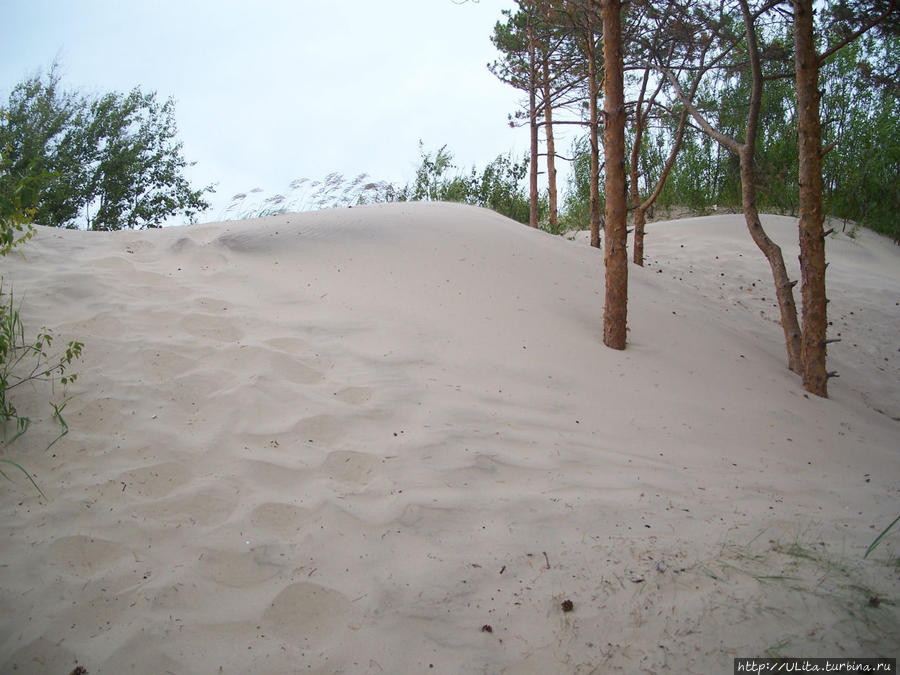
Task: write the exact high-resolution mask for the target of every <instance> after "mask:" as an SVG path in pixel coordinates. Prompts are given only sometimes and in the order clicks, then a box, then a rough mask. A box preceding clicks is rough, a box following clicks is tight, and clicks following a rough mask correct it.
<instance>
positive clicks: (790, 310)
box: [740, 145, 800, 373]
mask: <svg viewBox="0 0 900 675" xmlns="http://www.w3.org/2000/svg"><path fill="white" fill-rule="evenodd" d="M740 160H741V203H742V206H743V209H744V220H745V221H746V223H747V229H748V230H749V231H750V237H751V238H752V239H753V241H754V242H755V243H756V245H757V246H758V247H759V250H760V251H762V252H763V255H765V256H766V260H768V261H769V267H770V268H771V270H772V277H773V279H774V281H775V296H776V298H777V299H778V307H779V309H780V310H781V327H782V329H783V330H784V341H785V346H786V348H787V354H788V368H789V369H790V370H792V371H793V372H795V373H799V372H800V324H799V323H798V322H797V306H796V305H795V304H794V285H795V284H796V282H792V281H791V280H790V279H789V278H788V273H787V268H786V267H785V264H784V256H783V255H782V253H781V247H780V246H778V244H776V243H775V242H774V241H772V240H771V239H770V238H769V235H767V234H766V232H765V230H764V229H763V227H762V224H761V223H760V222H759V211H757V208H756V170H755V168H754V162H753V146H751V145H745V146H743V147H742V148H741V151H740Z"/></svg>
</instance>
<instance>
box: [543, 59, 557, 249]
mask: <svg viewBox="0 0 900 675" xmlns="http://www.w3.org/2000/svg"><path fill="white" fill-rule="evenodd" d="M543 68H544V73H543V75H544V78H543V85H544V134H545V136H546V138H547V193H548V199H549V204H548V207H549V214H548V224H549V226H550V231H551V232H552V233H553V234H556V233H557V232H558V231H559V224H558V215H557V209H558V207H557V195H556V141H555V139H554V138H553V104H552V102H551V100H550V64H549V63H548V61H547V59H546V58H545V59H544V62H543Z"/></svg>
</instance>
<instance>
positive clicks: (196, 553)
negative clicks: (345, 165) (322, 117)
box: [0, 204, 900, 674]
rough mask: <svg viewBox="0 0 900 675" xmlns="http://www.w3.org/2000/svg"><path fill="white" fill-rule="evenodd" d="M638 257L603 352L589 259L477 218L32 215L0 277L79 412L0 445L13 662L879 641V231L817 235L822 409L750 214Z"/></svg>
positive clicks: (428, 661)
mask: <svg viewBox="0 0 900 675" xmlns="http://www.w3.org/2000/svg"><path fill="white" fill-rule="evenodd" d="M765 225H766V226H767V228H769V230H770V233H771V234H772V236H773V237H774V238H775V239H777V240H778V241H779V242H781V243H782V245H783V246H784V248H785V257H786V258H787V259H788V260H795V258H796V244H793V243H792V242H794V240H795V239H796V224H795V221H794V220H792V219H788V218H767V219H766V222H765ZM792 247H793V248H792ZM647 252H648V255H649V261H648V266H647V267H645V268H643V269H639V268H636V267H632V268H631V272H630V274H631V286H630V296H631V302H630V307H629V312H630V314H629V325H630V333H629V339H630V343H629V348H628V349H627V350H626V351H624V352H614V351H612V350H608V349H606V348H605V347H603V345H602V339H601V338H602V325H601V318H602V312H603V267H602V254H601V253H600V252H599V251H597V250H594V249H591V248H589V247H587V246H584V245H582V244H581V243H579V242H571V241H566V240H565V239H562V238H558V237H551V236H549V235H546V234H544V233H541V232H536V231H532V230H530V229H528V228H526V227H524V226H521V225H519V224H516V223H513V222H511V221H509V220H507V219H505V218H503V217H501V216H498V215H496V214H493V213H491V212H488V211H485V210H480V209H474V208H470V207H463V206H457V205H448V204H392V205H381V206H374V207H365V208H353V209H347V210H335V211H325V212H317V213H309V214H301V215H285V216H278V217H273V218H266V219H261V220H254V221H243V222H233V223H220V224H211V225H200V226H191V227H184V228H170V229H164V230H159V231H146V232H118V233H85V232H72V231H58V230H49V229H40V230H39V233H38V236H37V238H36V239H35V240H34V241H33V242H31V243H29V244H28V245H27V246H26V247H24V248H23V250H22V254H23V255H22V256H18V257H13V258H11V259H8V260H5V261H4V276H6V278H7V282H9V281H12V282H13V284H14V286H15V289H16V292H17V296H18V297H20V298H23V299H24V302H25V306H24V314H25V316H26V319H27V321H28V323H29V325H30V328H32V329H35V328H38V327H40V326H41V325H47V326H48V327H50V328H51V329H52V330H53V331H54V332H55V333H56V334H57V335H58V336H59V338H60V339H72V338H77V339H80V340H82V341H83V342H84V343H85V359H84V363H83V364H82V365H81V367H79V369H78V371H79V373H80V378H79V380H78V381H77V382H76V384H75V386H74V387H72V388H71V389H70V393H71V394H73V398H72V399H71V401H70V402H69V404H68V406H67V408H66V416H67V420H68V422H69V425H70V427H71V432H70V434H69V435H68V436H66V437H65V438H64V439H63V440H61V441H60V442H59V443H57V444H56V445H55V446H53V448H52V449H51V450H50V451H47V452H44V451H43V447H44V446H46V443H47V442H49V440H50V439H52V435H51V430H50V429H49V428H48V427H47V425H41V424H36V426H35V428H34V429H33V430H32V432H30V433H29V435H28V436H26V437H25V438H23V439H22V440H20V441H19V442H17V443H16V444H15V445H13V446H12V447H10V448H8V449H7V450H6V451H5V452H6V456H7V457H10V458H13V459H15V460H17V461H19V462H21V463H22V464H24V465H25V466H26V467H27V468H29V469H30V470H31V471H32V472H33V473H34V474H35V477H36V479H37V480H38V482H39V483H40V485H41V487H42V489H43V490H44V491H45V492H46V493H47V495H48V496H49V498H50V500H49V503H45V502H44V500H42V499H40V498H39V495H37V494H36V493H35V492H34V491H33V489H31V488H30V486H29V485H28V484H27V483H26V482H25V481H24V480H23V479H20V478H19V477H16V476H13V475H12V474H10V477H11V478H13V482H12V483H8V482H6V481H3V482H0V506H2V525H0V536H2V542H3V556H2V558H3V559H2V567H0V581H2V583H0V606H2V607H3V609H4V611H3V612H2V616H0V671H2V672H21V673H31V672H34V673H44V672H55V673H63V672H69V671H70V670H71V669H72V668H73V667H74V666H75V664H76V662H77V663H80V664H82V665H84V666H85V667H86V668H87V669H88V670H89V671H90V672H91V673H92V674H93V673H122V672H138V673H160V672H166V671H167V670H168V671H171V672H178V673H211V672H225V673H246V672H258V673H293V672H319V673H332V672H352V673H380V672H421V671H431V670H432V669H433V670H434V671H435V672H445V673H451V672H452V673H456V672H521V673H526V672H527V673H530V672H534V673H549V672H572V673H580V672H585V673H587V672H613V671H622V672H639V671H641V672H643V671H646V672H658V671H662V670H666V669H671V670H673V671H680V672H698V673H699V672H719V671H722V670H727V669H730V668H731V659H732V658H733V657H735V656H765V655H767V654H778V655H796V656H821V655H830V656H838V655H846V656H859V655H860V654H864V655H868V656H874V655H883V656H894V655H895V654H894V652H895V649H894V646H895V645H896V644H898V643H900V631H898V628H897V626H898V625H900V620H898V618H900V617H898V610H897V605H896V604H895V599H896V598H897V596H898V591H900V582H898V574H897V567H896V558H892V557H891V556H892V552H893V551H894V549H895V548H896V543H895V542H896V538H893V539H888V540H887V541H886V542H885V543H884V544H883V545H882V547H881V548H880V549H879V551H878V553H877V554H876V555H874V556H873V558H870V559H868V560H866V561H863V560H862V553H863V552H864V551H865V549H866V547H867V546H868V544H869V543H870V542H871V541H872V539H873V538H874V537H875V536H876V535H877V534H878V532H879V531H880V530H881V528H883V527H884V526H885V525H887V523H889V522H890V521H891V520H892V519H893V518H894V517H895V516H896V515H897V514H896V511H897V497H898V484H900V482H898V478H900V471H898V468H900V457H898V453H897V448H898V447H900V425H898V422H897V421H896V420H897V419H898V418H900V387H898V381H900V379H898V375H900V354H898V351H897V343H896V336H897V335H898V334H900V307H898V304H897V303H898V300H900V265H898V262H900V249H897V247H892V246H891V245H890V244H889V243H887V242H886V241H884V240H882V239H880V238H879V237H877V236H875V235H872V234H870V233H867V232H863V233H860V235H859V236H858V237H857V238H856V239H851V238H849V237H847V236H845V235H838V236H836V237H833V238H830V239H829V240H828V255H829V259H830V261H831V267H829V272H828V274H829V284H830V286H829V288H830V291H829V293H830V297H831V300H832V303H831V305H830V311H831V316H832V318H833V321H834V325H833V328H832V330H833V332H834V333H835V334H840V336H841V337H842V339H843V342H841V343H839V344H838V345H834V346H833V347H832V350H831V362H830V367H831V368H833V369H835V370H838V371H839V372H840V378H839V379H837V380H833V381H832V384H831V393H832V399H830V400H818V399H815V398H811V397H808V396H806V395H805V394H804V392H803V390H802V388H801V387H800V383H799V380H798V379H797V378H796V377H795V376H794V375H792V374H791V373H789V372H788V371H787V369H786V368H785V366H784V363H785V360H786V359H785V355H784V347H783V345H782V343H781V330H780V327H779V326H778V325H777V324H776V323H775V322H776V321H777V309H776V308H775V307H774V299H773V297H772V290H771V277H770V275H769V273H768V268H767V266H766V263H765V260H764V259H763V258H762V255H761V254H760V253H759V252H758V251H757V250H756V249H755V248H754V247H753V244H752V242H751V241H750V239H749V235H748V234H747V233H746V231H745V230H744V228H743V225H742V222H741V218H740V216H716V217H711V218H699V219H689V220H682V221H673V222H668V223H655V224H652V225H651V226H650V227H649V234H648V239H647ZM18 400H19V401H20V406H21V407H22V408H23V409H25V408H29V409H34V410H39V411H43V410H44V402H45V401H46V392H42V391H31V392H24V393H23V394H21V395H20V399H18ZM872 598H875V599H876V600H875V601H873V600H872ZM565 600H571V601H572V605H573V609H572V611H564V610H563V608H562V603H563V601H565ZM486 626H489V627H490V630H487V629H486V628H485V627H486Z"/></svg>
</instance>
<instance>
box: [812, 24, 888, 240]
mask: <svg viewBox="0 0 900 675" xmlns="http://www.w3.org/2000/svg"><path fill="white" fill-rule="evenodd" d="M882 60H883V63H894V64H896V63H897V62H898V60H900V37H896V36H895V37H889V38H886V39H884V40H880V41H877V40H875V39H874V38H869V39H866V40H860V41H858V42H856V43H853V44H851V45H849V46H848V47H845V48H844V49H843V50H842V51H840V52H838V53H837V54H836V55H835V57H834V58H833V59H832V60H831V61H830V62H829V63H828V64H827V65H826V66H825V67H824V68H823V71H822V79H823V82H824V83H825V92H824V96H823V99H822V119H823V121H825V122H826V124H825V126H824V132H825V133H824V142H825V143H826V145H827V144H829V143H834V147H833V149H832V150H831V151H830V152H829V153H828V154H826V155H825V157H824V166H823V174H824V179H825V209H826V211H827V212H828V213H829V214H831V215H833V216H836V217H838V218H844V219H848V220H854V221H857V222H860V223H862V224H864V225H866V226H867V227H870V228H872V229H874V230H876V231H878V232H881V233H883V234H887V235H889V236H892V237H893V238H894V239H897V240H898V241H900V220H898V219H897V213H898V212H900V91H898V88H897V86H896V83H893V85H892V84H884V85H882V86H872V82H871V81H870V80H871V77H870V73H871V72H872V66H871V65H870V64H871V63H872V62H873V61H874V62H882Z"/></svg>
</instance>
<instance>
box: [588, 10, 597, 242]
mask: <svg viewBox="0 0 900 675" xmlns="http://www.w3.org/2000/svg"><path fill="white" fill-rule="evenodd" d="M585 46H586V52H587V58H588V99H589V100H588V109H589V111H590V143H591V246H593V247H595V248H600V138H599V133H598V127H599V125H600V112H599V110H598V109H597V98H598V92H597V89H598V86H597V58H596V45H595V43H594V31H593V28H592V27H590V26H589V27H588V28H587V29H586V31H585Z"/></svg>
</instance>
